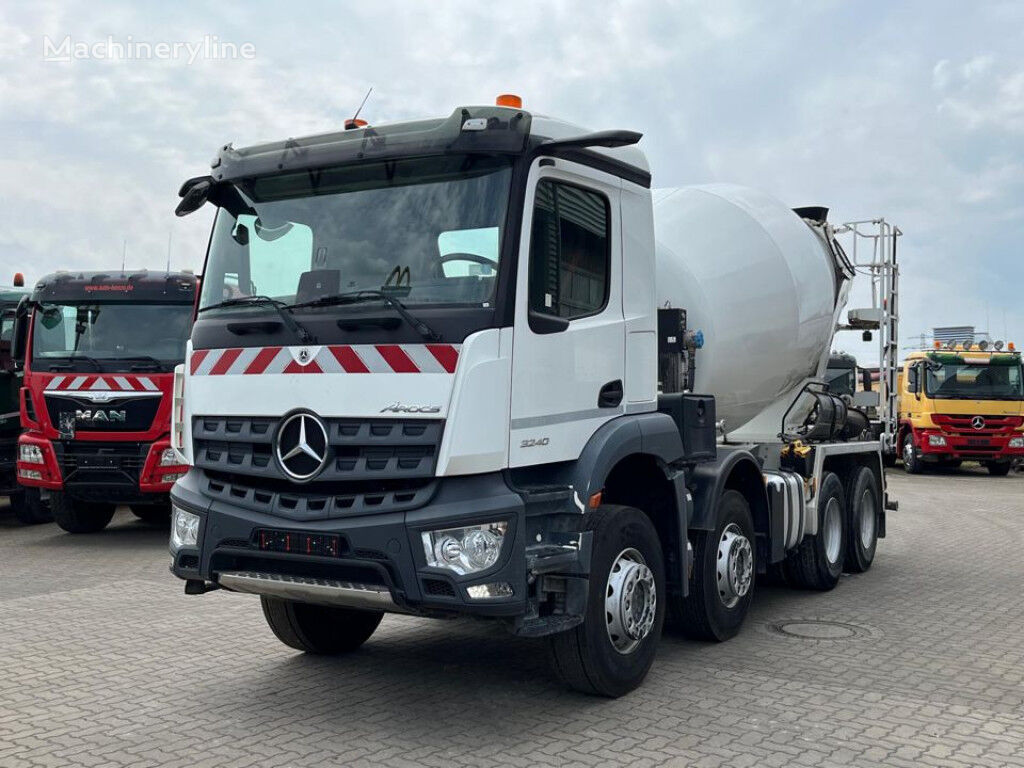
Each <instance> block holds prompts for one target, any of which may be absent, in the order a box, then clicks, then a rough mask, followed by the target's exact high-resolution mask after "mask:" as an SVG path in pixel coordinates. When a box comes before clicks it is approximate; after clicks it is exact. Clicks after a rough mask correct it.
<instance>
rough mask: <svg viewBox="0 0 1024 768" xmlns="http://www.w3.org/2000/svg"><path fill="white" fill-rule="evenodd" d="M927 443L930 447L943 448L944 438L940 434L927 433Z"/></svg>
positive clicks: (944, 444)
mask: <svg viewBox="0 0 1024 768" xmlns="http://www.w3.org/2000/svg"><path fill="white" fill-rule="evenodd" d="M928 445H930V446H931V447H932V448H944V447H945V446H946V438H944V437H943V436H942V435H928Z"/></svg>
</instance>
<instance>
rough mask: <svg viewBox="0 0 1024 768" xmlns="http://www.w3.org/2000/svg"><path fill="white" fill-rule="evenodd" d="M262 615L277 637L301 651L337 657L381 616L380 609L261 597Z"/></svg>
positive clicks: (366, 634) (362, 638)
mask: <svg viewBox="0 0 1024 768" xmlns="http://www.w3.org/2000/svg"><path fill="white" fill-rule="evenodd" d="M260 602H261V603H262V605H263V618H264V619H266V621H267V625H268V626H269V627H270V629H271V630H272V631H273V633H274V634H275V635H276V636H277V639H278V640H280V641H281V642H282V643H284V644H285V645H287V646H288V647H289V648H294V649H295V650H297V651H303V652H304V653H313V654H318V655H324V656H336V655H338V654H341V653H348V652H350V651H354V650H356V648H358V647H359V646H361V645H362V644H363V643H365V642H366V641H367V640H369V639H370V635H372V634H373V633H374V630H376V629H377V627H378V626H379V625H380V622H381V619H383V618H384V613H383V611H357V610H354V609H352V608H336V607H334V606H328V605H313V604H311V603H299V602H296V601H294V600H282V599H281V598H278V597H265V596H260Z"/></svg>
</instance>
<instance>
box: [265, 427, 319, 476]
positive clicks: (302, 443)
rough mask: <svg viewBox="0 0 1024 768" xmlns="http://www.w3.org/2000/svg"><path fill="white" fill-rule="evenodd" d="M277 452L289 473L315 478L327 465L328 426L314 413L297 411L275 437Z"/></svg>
mask: <svg viewBox="0 0 1024 768" xmlns="http://www.w3.org/2000/svg"><path fill="white" fill-rule="evenodd" d="M274 442H275V446H274V453H275V454H277V461H278V464H280V465H281V469H282V470H283V471H284V473H285V474H286V475H288V477H290V478H291V479H292V480H295V481H296V482H299V483H304V482H306V481H308V480H312V479H313V478H314V477H316V476H317V475H319V474H320V472H322V471H323V468H324V467H325V466H327V458H328V454H329V451H328V449H327V427H326V426H324V423H323V421H321V420H320V417H319V416H314V415H313V414H312V413H304V412H300V413H293V414H292V415H291V416H289V417H288V418H287V419H285V420H284V421H283V422H281V427H280V428H279V429H278V430H277V436H276V437H275V438H274Z"/></svg>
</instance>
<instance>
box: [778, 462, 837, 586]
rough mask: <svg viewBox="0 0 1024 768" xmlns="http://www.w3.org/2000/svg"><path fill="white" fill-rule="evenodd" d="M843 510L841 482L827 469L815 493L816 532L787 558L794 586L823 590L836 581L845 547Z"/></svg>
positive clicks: (788, 569) (833, 584) (789, 575)
mask: <svg viewBox="0 0 1024 768" xmlns="http://www.w3.org/2000/svg"><path fill="white" fill-rule="evenodd" d="M845 510H846V501H845V498H844V494H843V484H842V483H840V482H839V478H838V477H837V476H836V475H835V473H834V472H826V473H825V475H824V477H822V479H821V491H820V492H819V493H818V533H817V534H815V535H814V536H806V537H804V540H803V541H802V542H801V543H800V546H798V547H797V548H796V551H794V552H793V553H792V554H791V555H790V556H789V559H787V560H786V574H787V576H788V577H789V582H790V583H791V584H792V585H793V586H796V587H802V588H804V589H820V590H823V591H824V590H829V589H832V588H833V587H835V585H836V584H838V583H839V577H840V576H841V575H842V573H843V552H844V550H845V549H846V511H845Z"/></svg>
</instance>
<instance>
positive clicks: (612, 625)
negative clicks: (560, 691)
mask: <svg viewBox="0 0 1024 768" xmlns="http://www.w3.org/2000/svg"><path fill="white" fill-rule="evenodd" d="M586 530H590V531H593V532H594V549H593V556H592V557H591V562H590V579H591V582H590V590H589V594H588V597H587V609H586V614H585V616H584V619H583V623H582V624H580V625H578V626H576V627H573V628H572V629H570V630H567V631H565V632H560V633H558V634H556V635H552V636H551V637H549V638H548V658H549V661H550V663H551V666H552V669H553V670H554V672H555V674H556V675H557V676H558V677H559V678H560V679H561V680H562V682H564V683H565V684H566V685H567V686H569V687H570V688H573V689H575V690H577V691H581V692H583V693H588V694H594V695H599V696H608V697H618V696H622V695H624V694H626V693H629V692H630V691H632V690H633V689H634V688H636V687H637V686H638V685H640V683H642V682H643V679H644V677H646V675H647V672H648V670H650V668H651V665H652V664H653V663H654V655H655V652H656V651H657V647H658V639H659V638H660V637H661V629H662V625H663V624H664V622H665V607H666V597H667V593H666V591H665V566H664V561H663V557H662V549H661V541H660V540H659V538H658V533H657V531H655V529H654V526H653V525H652V524H651V521H650V519H649V518H648V517H647V515H645V514H644V513H643V512H641V511H640V510H639V509H634V508H633V507H623V506H618V505H614V504H608V505H604V506H601V507H598V508H597V509H596V510H594V512H592V513H591V514H590V515H589V516H588V519H587V522H586ZM634 601H635V602H634Z"/></svg>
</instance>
